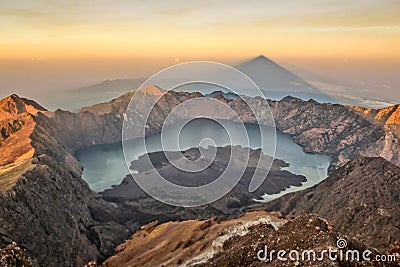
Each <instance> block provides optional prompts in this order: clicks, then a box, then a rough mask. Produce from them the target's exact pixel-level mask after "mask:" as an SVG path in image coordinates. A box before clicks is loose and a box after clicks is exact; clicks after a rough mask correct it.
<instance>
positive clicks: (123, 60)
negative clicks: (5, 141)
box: [0, 0, 400, 102]
mask: <svg viewBox="0 0 400 267" xmlns="http://www.w3.org/2000/svg"><path fill="white" fill-rule="evenodd" d="M399 13H400V5H399V4H398V2H397V1H394V0H384V1H378V0H367V1H353V2H351V3H350V2H348V1H344V0H339V1H333V0H332V1H331V0H329V1H322V0H312V1H300V2H293V1H288V0H284V1H279V2H276V1H257V0H251V1H246V2H232V1H227V0H220V1H208V0H207V1H201V2H181V1H177V0H170V1H166V2H159V1H153V0H150V1H146V2H143V1H127V0H119V1H114V2H113V3H110V2H108V1H103V0H99V1H96V3H94V2H82V1H47V0H46V1H45V0H23V1H18V2H4V1H3V2H1V3H0V22H1V24H2V27H1V29H0V33H1V35H0V97H4V96H6V95H9V94H11V93H17V94H20V95H22V96H25V97H30V98H34V99H38V98H39V100H41V99H42V98H45V97H51V96H52V94H54V95H56V94H57V93H59V92H61V91H62V92H64V91H66V90H72V89H76V88H80V87H84V86H90V85H93V84H97V83H100V82H102V81H104V80H114V79H132V78H139V77H140V78H146V77H148V76H149V75H151V74H153V73H155V72H157V71H159V70H161V69H163V68H165V67H168V66H171V65H174V64H177V63H181V62H187V61H192V60H211V61H217V62H222V63H226V64H229V65H236V64H237V63H239V62H241V61H244V60H247V59H250V58H252V57H256V56H258V55H261V54H262V55H265V56H266V57H268V58H271V59H272V60H274V61H276V62H277V63H278V64H280V65H282V66H284V67H285V68H287V69H289V70H290V71H292V72H294V73H295V74H297V75H298V76H300V77H301V78H303V79H304V80H306V81H309V82H311V83H313V84H315V85H316V86H319V87H321V89H323V90H328V91H329V90H333V91H335V90H336V91H337V90H348V91H349V93H351V94H352V93H353V91H354V93H356V95H357V94H358V95H365V96H367V97H370V98H381V99H383V100H386V101H388V100H391V101H394V102H400V99H399V97H397V98H396V97H393V96H395V95H396V92H397V91H398V88H400V79H399V78H398V77H397V76H398V74H397V73H398V71H399V69H400V16H398V14H399ZM322 87H323V88H322Z"/></svg>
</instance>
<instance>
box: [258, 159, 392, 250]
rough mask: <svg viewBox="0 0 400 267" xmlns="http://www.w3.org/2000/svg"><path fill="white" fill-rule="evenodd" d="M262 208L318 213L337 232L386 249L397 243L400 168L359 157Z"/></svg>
mask: <svg viewBox="0 0 400 267" xmlns="http://www.w3.org/2000/svg"><path fill="white" fill-rule="evenodd" d="M264 208H265V209H266V210H268V211H280V212H282V213H283V214H285V215H295V216H297V215H301V214H310V213H311V214H318V215H319V216H322V217H324V218H326V219H328V220H329V221H331V222H332V223H333V224H334V225H335V226H336V227H337V229H338V230H339V231H340V232H343V233H345V234H348V235H350V236H352V237H354V238H356V239H357V240H359V241H361V242H364V243H365V244H367V245H369V246H372V247H375V248H378V249H381V250H386V249H389V248H390V247H393V246H398V245H399V244H400V224H399V222H400V168H399V167H398V166H396V165H394V164H391V163H390V162H388V161H386V160H385V159H382V158H358V159H355V160H353V161H351V162H349V163H347V164H346V165H344V166H343V167H341V168H339V169H338V170H337V171H336V172H334V173H332V174H331V175H330V176H329V177H328V178H327V179H325V180H324V181H322V182H321V183H320V184H318V185H315V186H314V187H311V188H308V189H305V190H302V191H298V192H294V193H289V194H287V195H284V196H282V197H280V198H279V199H276V200H273V201H271V202H269V203H266V204H265V205H264Z"/></svg>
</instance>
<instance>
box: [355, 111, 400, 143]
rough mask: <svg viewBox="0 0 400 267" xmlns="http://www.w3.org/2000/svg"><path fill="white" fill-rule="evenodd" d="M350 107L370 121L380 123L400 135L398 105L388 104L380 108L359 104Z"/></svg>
mask: <svg viewBox="0 0 400 267" xmlns="http://www.w3.org/2000/svg"><path fill="white" fill-rule="evenodd" d="M351 108H352V109H353V110H355V111H356V112H357V113H359V114H360V115H362V116H363V117H365V118H366V119H368V120H369V121H371V122H372V123H375V124H378V125H381V126H383V127H384V128H385V129H387V130H388V131H392V132H393V133H394V134H396V135H397V136H398V137H399V136H400V105H394V106H389V107H386V108H382V109H370V108H364V107H359V106H355V107H351Z"/></svg>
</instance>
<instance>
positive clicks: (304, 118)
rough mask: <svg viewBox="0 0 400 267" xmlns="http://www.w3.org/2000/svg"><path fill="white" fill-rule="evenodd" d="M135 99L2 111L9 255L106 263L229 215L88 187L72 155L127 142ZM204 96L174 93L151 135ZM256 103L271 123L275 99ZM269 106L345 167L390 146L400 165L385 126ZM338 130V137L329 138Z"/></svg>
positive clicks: (26, 104) (300, 137)
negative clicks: (135, 246)
mask: <svg viewBox="0 0 400 267" xmlns="http://www.w3.org/2000/svg"><path fill="white" fill-rule="evenodd" d="M157 90H158V89H157V88H152V89H151V90H149V91H148V94H147V93H146V94H143V95H144V96H145V97H152V94H154V92H155V93H157V92H158V91H157ZM131 95H132V94H129V93H128V94H126V95H123V96H121V97H120V98H118V99H116V100H114V101H112V102H110V103H106V104H101V105H95V106H92V107H88V108H85V109H83V110H82V111H80V112H79V113H70V112H65V111H61V110H58V111H56V112H54V113H52V112H46V111H45V110H44V108H42V107H40V105H38V104H36V103H34V102H33V101H30V100H26V99H22V98H19V97H17V96H15V95H13V96H10V97H9V98H7V99H6V100H3V101H2V102H1V103H2V104H1V107H2V111H1V116H2V117H1V129H2V130H1V140H0V155H1V157H0V159H1V164H0V182H1V184H0V191H1V192H0V206H1V207H2V208H1V209H0V247H4V246H5V245H7V244H9V243H10V242H11V241H16V242H17V244H18V245H21V246H22V247H24V248H26V250H27V252H28V254H29V255H30V256H31V257H32V258H33V259H34V263H35V262H37V263H38V264H42V265H46V266H81V265H83V264H84V263H86V262H88V261H90V260H93V259H96V258H98V259H100V260H101V259H103V258H105V257H107V256H108V255H110V253H112V250H113V249H114V247H115V246H116V245H117V244H119V243H120V242H122V241H123V240H124V238H126V237H127V236H129V235H130V234H132V233H133V232H134V231H135V230H137V229H138V227H139V226H140V225H142V224H145V223H148V222H150V221H152V220H155V219H159V220H160V221H161V222H164V221H169V220H178V219H192V218H196V217H198V216H204V217H211V216H214V215H217V216H223V215H224V214H225V213H224V212H223V211H222V210H220V209H217V208H215V207H210V206H205V207H201V208H198V209H183V208H176V207H171V206H168V205H165V204H161V203H159V202H157V201H155V200H152V199H149V198H142V199H137V200H135V201H130V200H128V201H121V200H119V199H116V200H113V199H112V198H109V199H108V201H106V200H104V199H103V198H102V197H101V196H100V195H98V194H96V193H94V192H92V191H91V190H90V189H89V187H88V185H87V184H86V183H85V182H84V181H83V180H82V179H81V166H80V165H79V163H78V162H77V161H76V159H75V158H74V157H73V156H72V154H71V152H75V151H76V150H77V149H80V148H82V147H85V146H90V145H92V144H101V143H111V142H117V141H120V140H121V127H122V122H123V119H124V112H125V111H126V106H127V104H128V102H129V100H130V97H131ZM195 97H201V95H200V94H197V93H193V94H189V93H183V92H181V93H175V92H171V93H168V94H166V95H165V97H164V98H163V99H162V100H161V101H160V103H159V105H157V106H156V108H155V110H154V113H153V114H152V115H151V116H152V117H151V118H152V123H151V124H150V125H149V129H148V134H152V133H157V132H159V130H160V127H161V125H162V121H163V119H164V118H165V115H166V114H168V113H169V111H170V110H171V109H172V108H174V107H175V106H176V105H178V104H179V103H182V102H183V101H185V100H187V99H191V98H195ZM216 97H218V96H216ZM221 100H222V101H225V102H226V103H227V104H228V105H230V106H231V107H232V108H233V109H234V110H236V111H238V113H239V114H240V117H241V118H242V119H243V120H244V121H246V122H253V121H254V114H252V113H251V112H250V110H249V108H248V107H247V106H246V105H245V103H244V102H243V101H242V100H240V99H236V100H232V99H230V100H227V99H224V98H221ZM249 101H250V103H251V106H252V108H253V109H254V110H255V112H258V113H259V114H260V115H263V113H262V112H264V111H263V105H266V103H267V100H264V99H260V98H254V99H250V100H249ZM269 103H270V105H271V107H272V111H273V113H274V116H275V119H276V124H277V126H278V128H279V129H281V130H283V131H285V132H287V133H290V134H293V136H294V140H296V142H298V143H299V144H302V145H307V144H310V145H308V146H306V150H307V151H312V152H321V153H326V154H332V155H333V156H334V157H336V162H338V163H340V164H343V163H344V162H346V161H347V160H348V159H352V158H355V157H357V156H358V155H364V154H367V155H375V156H377V155H382V153H384V151H388V147H389V145H388V144H390V145H391V146H390V147H391V148H392V151H391V153H392V154H387V155H386V158H387V159H388V160H391V161H392V162H394V163H397V164H398V152H399V151H400V150H399V149H398V147H397V146H398V143H397V141H396V140H397V139H393V140H394V141H392V140H391V141H388V140H387V137H386V133H385V132H384V131H383V130H382V128H381V127H380V126H378V125H374V124H372V123H370V122H368V121H367V120H365V119H363V118H362V117H361V116H359V115H357V114H355V113H354V112H352V111H350V110H348V109H346V108H344V107H342V106H340V105H327V104H318V103H316V102H313V101H307V102H305V101H301V100H298V99H291V98H287V99H285V100H283V101H269ZM219 115H221V116H223V115H224V114H219ZM134 119H135V118H134ZM328 122H329V123H333V124H328ZM263 123H265V124H269V123H270V121H264V122H263ZM332 127H333V129H335V130H333V131H332V132H328V133H329V134H327V131H329V129H330V128H332ZM3 129H4V130H3ZM385 138H386V139H385ZM315 140H317V141H315ZM385 142H386V143H388V144H386V143H385ZM349 147H350V148H349ZM335 149H336V150H335ZM368 153H369V154H368ZM377 168H378V166H377ZM378 170H379V168H378ZM377 174H378V172H377Z"/></svg>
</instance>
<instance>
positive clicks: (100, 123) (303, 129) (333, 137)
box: [52, 92, 400, 166]
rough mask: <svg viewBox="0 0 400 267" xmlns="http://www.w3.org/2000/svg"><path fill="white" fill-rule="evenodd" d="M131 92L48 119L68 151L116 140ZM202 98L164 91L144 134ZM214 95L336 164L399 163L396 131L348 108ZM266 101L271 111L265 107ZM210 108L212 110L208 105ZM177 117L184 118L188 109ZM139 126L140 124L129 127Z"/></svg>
mask: <svg viewBox="0 0 400 267" xmlns="http://www.w3.org/2000/svg"><path fill="white" fill-rule="evenodd" d="M132 95H133V94H132V93H128V94H125V95H122V96H121V97H119V98H117V99H115V100H113V101H111V102H109V103H105V104H100V105H95V106H91V107H88V108H84V109H83V110H82V111H81V112H79V113H76V114H75V113H70V112H65V111H56V112H55V113H54V114H52V118H53V120H54V121H55V124H56V128H55V129H56V130H55V136H56V137H57V139H58V140H59V141H60V142H61V143H62V144H64V145H65V146H66V147H67V148H68V149H69V150H70V151H72V152H74V151H76V150H77V149H79V148H82V147H85V146H89V145H93V144H101V143H112V142H118V141H121V137H122V135H121V129H122V123H123V121H124V116H125V115H124V114H125V112H126V108H127V105H128V103H129V100H130V98H131V97H132ZM152 97H159V95H151V94H143V96H142V99H143V101H141V102H139V103H140V104H141V105H143V106H145V105H146V99H148V98H152ZM199 97H203V96H202V95H201V94H199V93H183V92H168V93H165V94H164V95H163V96H162V98H161V99H160V100H159V101H158V103H157V104H156V105H155V106H154V109H153V111H152V112H151V113H150V116H149V122H148V129H146V133H147V134H156V133H159V132H160V130H161V127H162V124H163V122H164V120H165V118H166V116H167V115H168V114H169V113H170V111H171V110H172V109H173V108H175V107H176V106H177V105H179V104H180V103H183V102H184V101H186V100H188V99H193V98H199ZM214 98H216V99H218V100H220V101H222V102H224V103H225V104H227V105H228V106H229V107H231V108H232V109H233V110H234V111H235V112H236V113H237V114H238V115H239V117H240V119H241V120H242V121H243V122H251V123H253V122H256V117H258V118H262V119H261V121H259V123H260V124H263V125H269V126H270V125H273V124H274V123H275V125H276V127H277V128H278V129H279V130H281V131H283V132H285V133H288V134H291V135H292V136H293V140H294V141H295V142H297V143H298V144H300V145H301V146H303V148H304V150H305V151H307V152H312V153H322V154H327V155H331V156H332V157H333V162H332V165H333V166H341V165H343V164H345V163H346V162H348V161H349V160H352V159H355V158H357V157H358V156H366V157H376V156H381V157H384V158H386V159H387V160H389V161H391V162H392V163H394V164H397V165H399V166H400V144H399V139H398V137H397V136H396V135H393V134H391V133H390V132H387V131H385V129H384V128H383V127H382V126H381V125H377V124H374V123H372V122H370V121H369V120H367V119H366V118H364V117H363V116H361V115H359V114H357V113H356V112H354V111H353V110H351V109H349V108H347V107H345V106H342V105H338V104H320V103H317V102H315V101H313V100H310V101H303V100H300V99H297V98H292V97H286V98H284V99H283V100H281V101H271V100H267V99H263V98H260V97H256V98H245V99H244V100H245V101H243V100H242V99H240V98H239V99H225V98H224V97H223V96H222V95H221V94H217V95H216V96H214ZM268 105H269V106H270V108H271V111H272V115H273V119H274V122H272V121H271V118H272V116H270V113H269V112H268V109H266V107H267V106H268ZM133 109H134V110H132V111H129V112H130V115H131V116H129V120H131V121H129V123H130V124H131V125H136V123H138V124H139V122H140V123H143V122H142V121H141V120H142V119H143V118H142V117H143V114H141V112H142V108H141V107H140V106H138V107H133ZM211 110H212V109H211ZM189 113H190V112H189V111H188V112H187V113H182V114H180V115H179V116H181V117H180V118H182V119H184V118H187V116H188V114H189ZM212 115H213V116H215V118H223V119H226V118H229V116H230V115H229V114H228V113H226V112H224V111H223V110H222V111H221V110H215V112H214V114H212ZM132 130H133V131H135V130H138V131H139V130H140V129H132Z"/></svg>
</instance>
